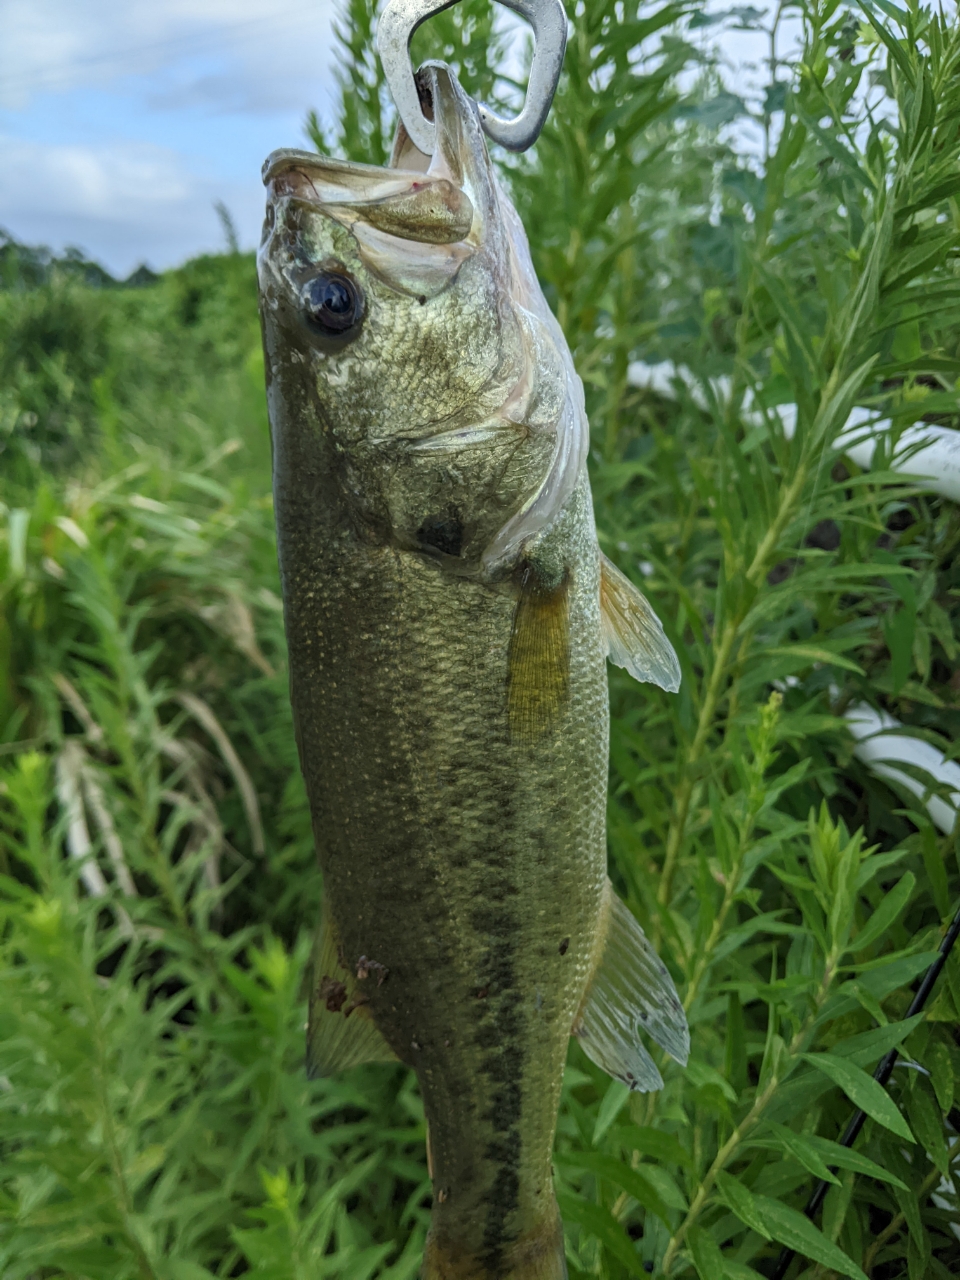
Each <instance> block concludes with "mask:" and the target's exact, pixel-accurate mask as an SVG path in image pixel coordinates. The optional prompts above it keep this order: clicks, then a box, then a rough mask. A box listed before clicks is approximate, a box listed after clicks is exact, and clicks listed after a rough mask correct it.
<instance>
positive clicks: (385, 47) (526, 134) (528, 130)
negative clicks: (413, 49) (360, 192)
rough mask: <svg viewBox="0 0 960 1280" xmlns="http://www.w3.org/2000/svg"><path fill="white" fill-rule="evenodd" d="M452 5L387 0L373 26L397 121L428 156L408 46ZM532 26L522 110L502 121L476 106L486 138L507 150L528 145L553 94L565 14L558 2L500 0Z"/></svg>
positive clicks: (432, 133)
mask: <svg viewBox="0 0 960 1280" xmlns="http://www.w3.org/2000/svg"><path fill="white" fill-rule="evenodd" d="M456 3H457V0H439V3H438V0H389V3H388V4H387V5H386V7H385V8H384V10H383V13H382V14H381V15H380V22H379V23H378V25H377V50H378V52H379V54H380V61H381V63H382V64H383V71H384V74H385V76H386V77H387V84H388V85H389V86H390V92H391V93H392V94H393V100H394V102H395V103H396V104H397V110H398V111H399V112H400V119H401V120H402V121H403V123H404V126H405V127H406V130H407V133H408V134H409V135H410V138H411V140H412V142H413V143H414V145H415V146H417V147H419V149H420V150H421V151H422V152H424V154H425V155H428V156H429V155H433V151H434V148H435V146H436V130H435V129H434V127H433V124H432V123H431V121H429V120H427V119H426V118H425V117H424V114H423V112H422V110H421V109H420V96H419V94H418V93H417V86H416V82H415V81H414V78H413V66H412V64H411V62H410V41H411V39H412V37H413V33H414V32H415V31H416V29H417V27H419V26H420V24H421V23H422V22H425V21H426V20H427V18H430V17H432V16H433V15H434V14H435V13H442V12H443V10H444V9H450V8H452V7H453V5H455V4H456ZM500 3H501V4H503V5H506V7H507V8H508V9H512V10H513V11H514V13H519V14H520V16H521V17H522V18H526V20H527V21H528V22H529V23H530V25H531V26H532V27H533V38H534V44H533V64H532V66H531V67H530V80H529V83H528V84H527V96H526V99H525V100H524V104H523V110H522V111H521V112H520V114H519V115H518V116H516V117H515V118H514V119H513V120H505V119H504V118H503V117H502V116H498V115H497V114H496V112H494V111H491V110H490V108H489V107H485V106H484V105H483V104H482V103H479V104H478V106H479V111H480V122H481V124H482V125H483V130H484V132H485V133H486V135H487V137H488V138H492V139H493V141H494V142H499V143H500V145H501V146H502V147H506V148H507V149H508V150H509V151H526V149H527V148H528V147H531V146H533V144H534V143H535V142H536V140H537V138H538V137H539V135H540V130H541V129H542V128H543V122H544V121H545V120H546V118H547V112H548V111H549V110H550V104H551V103H552V102H553V95H554V94H555V93H556V91H557V82H558V81H559V79H560V68H561V67H562V65H563V52H564V49H565V48H566V44H567V15H566V13H565V12H564V9H563V5H562V3H561V0H500Z"/></svg>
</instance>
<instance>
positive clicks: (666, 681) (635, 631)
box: [600, 552, 680, 693]
mask: <svg viewBox="0 0 960 1280" xmlns="http://www.w3.org/2000/svg"><path fill="white" fill-rule="evenodd" d="M600 616H601V617H602V619H603V634H604V637H605V638H606V641H607V656H608V657H609V659H610V661H611V662H612V663H613V664H614V666H616V667H623V668H624V670H625V671H629V672H630V674H631V675H632V676H633V677H634V679H635V680H640V681H643V682H644V683H648V684H657V685H659V686H660V688H661V689H666V691H667V692H668V693H676V692H677V690H678V689H679V688H680V663H679V661H678V660H677V655H676V653H675V652H674V648H673V645H672V644H671V643H670V641H669V640H668V639H667V636H666V633H665V632H664V630H663V624H662V623H661V621H660V619H659V618H658V617H657V615H656V614H655V613H654V611H653V609H652V608H651V607H650V604H649V602H648V601H647V600H646V598H645V597H644V596H643V595H642V594H641V593H640V592H639V591H638V590H637V588H636V587H635V586H634V585H633V583H632V582H631V581H630V579H629V578H627V577H625V575H624V574H622V573H621V572H620V570H619V569H618V568H617V566H616V565H615V564H613V563H612V562H611V561H610V560H608V559H607V557H606V556H605V555H604V554H603V552H601V553H600Z"/></svg>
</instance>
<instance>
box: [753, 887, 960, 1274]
mask: <svg viewBox="0 0 960 1280" xmlns="http://www.w3.org/2000/svg"><path fill="white" fill-rule="evenodd" d="M958 937H960V907H958V908H957V912H956V915H955V916H954V917H953V920H952V921H951V922H950V928H949V929H948V930H947V932H946V933H945V934H944V935H943V940H942V941H941V943H940V947H939V949H938V951H937V958H936V960H934V962H933V964H931V966H930V968H929V969H928V970H927V972H926V973H925V974H924V975H923V981H922V982H921V983H920V986H919V987H918V988H917V993H916V995H915V996H914V997H913V999H912V1000H911V1001H910V1008H909V1009H908V1010H907V1012H906V1013H905V1014H904V1015H903V1019H902V1021H904V1022H905V1021H906V1020H907V1019H908V1018H912V1017H914V1016H915V1015H916V1014H918V1013H920V1012H921V1011H922V1009H923V1006H924V1005H925V1004H926V1003H927V999H928V998H929V996H930V992H931V991H932V990H933V988H934V985H935V984H936V981H937V979H938V978H939V977H940V973H941V971H942V969H943V966H944V965H945V964H946V963H947V956H949V954H950V951H951V949H952V948H953V944H954V943H955V942H956V940H957V938H958ZM899 1054H900V1051H899V1049H891V1050H890V1052H889V1053H888V1054H887V1055H886V1056H885V1057H883V1058H881V1059H880V1063H879V1065H878V1067H877V1069H876V1071H874V1073H873V1078H874V1080H876V1082H877V1084H879V1085H883V1086H884V1088H885V1087H886V1085H887V1081H888V1080H889V1079H890V1076H891V1075H892V1074H893V1068H894V1066H895V1064H896V1061H897V1058H898V1057H899ZM866 1120H867V1113H866V1112H865V1111H857V1112H856V1113H855V1114H854V1115H853V1116H852V1117H851V1119H850V1122H849V1124H848V1125H847V1127H846V1129H845V1130H844V1133H843V1137H842V1138H841V1139H840V1146H841V1147H852V1146H853V1144H854V1143H855V1142H856V1140H857V1135H858V1134H859V1133H860V1130H861V1129H862V1128H863V1126H864V1124H865V1123H866ZM830 1172H831V1173H836V1172H837V1169H836V1168H832V1169H831V1170H830ZM854 1176H856V1175H854ZM829 1189H830V1183H829V1182H827V1181H826V1179H825V1178H821V1180H820V1181H819V1182H818V1183H817V1185H816V1187H814V1189H813V1193H812V1195H811V1196H810V1199H809V1200H808V1201H807V1207H806V1208H805V1209H804V1213H805V1214H806V1215H807V1217H808V1218H813V1217H814V1215H815V1214H816V1213H817V1212H818V1210H819V1209H820V1206H821V1205H822V1204H823V1200H824V1197H825V1196H826V1194H827V1191H828V1190H829ZM795 1255H796V1250H795V1249H790V1248H784V1249H783V1250H782V1251H781V1253H780V1257H779V1258H778V1259H777V1265H776V1268H775V1269H774V1272H773V1276H772V1277H771V1280H783V1278H784V1276H785V1275H786V1274H787V1268H788V1267H789V1266H790V1263H791V1262H792V1261H793V1259H794V1257H795Z"/></svg>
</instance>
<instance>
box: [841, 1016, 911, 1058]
mask: <svg viewBox="0 0 960 1280" xmlns="http://www.w3.org/2000/svg"><path fill="white" fill-rule="evenodd" d="M922 1021H923V1014H922V1013H915V1014H914V1015H913V1017H912V1018H903V1019H902V1020H901V1021H900V1022H889V1023H887V1024H886V1025H884V1026H882V1027H874V1028H873V1030H871V1031H861V1032H860V1034H859V1035H856V1036H851V1037H850V1039H849V1040H841V1041H840V1043H839V1044H835V1045H832V1046H831V1048H830V1052H831V1053H832V1054H834V1056H835V1057H837V1058H849V1059H850V1061H851V1062H853V1063H854V1064H855V1065H856V1066H858V1067H869V1066H871V1065H872V1064H873V1063H875V1062H876V1061H877V1060H878V1058H882V1057H883V1056H884V1054H886V1053H889V1052H890V1050H891V1049H895V1048H896V1047H897V1045H898V1044H902V1043H903V1041H904V1040H906V1038H907V1036H908V1035H909V1034H910V1032H911V1031H913V1030H915V1029H916V1028H917V1027H918V1026H919V1025H920V1023H921V1022H922Z"/></svg>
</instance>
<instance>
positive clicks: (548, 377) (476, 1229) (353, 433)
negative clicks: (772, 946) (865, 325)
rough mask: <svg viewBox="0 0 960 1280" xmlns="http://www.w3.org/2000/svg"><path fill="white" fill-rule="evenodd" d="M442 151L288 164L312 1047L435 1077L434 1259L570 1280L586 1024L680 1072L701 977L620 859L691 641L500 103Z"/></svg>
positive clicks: (330, 1065) (625, 1051)
mask: <svg viewBox="0 0 960 1280" xmlns="http://www.w3.org/2000/svg"><path fill="white" fill-rule="evenodd" d="M420 88H421V93H422V96H423V100H424V103H425V109H427V110H429V111H430V112H431V113H432V117H433V119H434V121H435V125H436V133H437V149H436V152H435V154H434V155H433V157H428V156H425V155H423V154H422V153H421V152H419V151H418V150H417V149H416V148H415V147H414V146H413V144H412V143H411V141H410V139H409V137H408V136H407V135H406V133H405V131H404V129H403V126H402V125H401V126H400V129H399V132H398V136H397V142H396V144H395V147H394V153H393V157H392V160H391V163H390V165H389V166H388V167H385V168H378V167H372V166H366V165H361V164H352V163H347V162H345V161H339V160H331V159H326V158H324V157H322V156H319V155H316V154H313V153H306V152H299V151H279V152H275V153H274V154H273V155H272V156H271V157H270V158H269V159H268V161H267V163H266V165H265V168H264V180H265V182H266V184H267V187H268V191H269V196H268V207H267V219H266V225H265V229H264V238H263V242H262V245H261V248H260V253H259V274H260V288H261V311H262V319H263V333H264V346H265V352H266V369H267V392H268V401H269V411H270V421H271V426H272V433H273V450H274V494H275V510H276V521H277V535H278V544H279V558H280V567H281V574H282V581H283V597H284V609H285V623H286V630H287V637H288V641H289V651H290V684H291V698H292V702H293V708H294V717H295V724H296V732H297V741H298V746H299V751H300V760H301V764H302V768H303V774H304V777H305V779H306V784H307V791H308V794H309V799H310V806H311V811H312V816H313V825H314V831H315V835H316V842H317V849H318V852H319V857H320V863H321V867H322V870H323V880H324V896H325V905H324V920H323V923H322V932H321V938H320V942H319V945H318V948H317V959H316V965H315V972H314V981H313V989H312V994H311V1001H310V1022H309V1027H308V1065H309V1068H310V1070H311V1071H312V1072H314V1073H329V1072H333V1071H336V1070H339V1069H341V1068H343V1067H345V1066H349V1065H351V1064H354V1063H358V1062H362V1061H370V1060H388V1059H399V1060H400V1061H401V1062H404V1063H406V1064H407V1065H408V1066H410V1067H412V1068H413V1070H414V1071H415V1072H416V1074H417V1077H418V1080H419V1082H420V1088H421V1091H422V1095H423V1103H424V1109H425V1113H426V1117H427V1123H428V1159H429V1163H430V1170H431V1175H432V1178H433V1187H434V1205H433V1211H432V1220H431V1228H430V1233H429V1236H428V1239H427V1245H426V1251H425V1257H424V1268H423V1274H424V1276H425V1277H427V1278H428V1280H440V1278H441V1277H442V1278H443V1280H468V1278H469V1280H474V1278H476V1280H493V1278H494V1277H497V1278H503V1277H518V1278H520V1277H523V1278H524V1280H533V1278H534V1277H536V1278H538V1280H539V1278H543V1280H559V1277H561V1276H562V1275H564V1273H565V1264H564V1253H563V1235H562V1228H561V1223H560V1218H559V1214H558V1210H557V1205H556V1200H555V1198H554V1193H553V1187H552V1176H551V1165H550V1157H551V1149H552V1145H553V1136H554V1128H555V1124H556V1118H557V1109H558V1105H559V1098H560V1086H561V1080H562V1076H563V1070H564V1063H565V1059H566V1054H567V1046H568V1040H569V1036H570V1035H571V1033H572V1034H574V1035H576V1036H578V1037H579V1038H580V1041H581V1043H582V1045H583V1047H584V1049H585V1050H586V1052H587V1053H588V1054H589V1055H590V1056H591V1058H592V1059H593V1060H594V1061H595V1062H597V1063H599V1064H600V1065H601V1066H602V1067H604V1068H605V1069H606V1070H607V1071H609V1072H610V1073H611V1074H612V1075H614V1076H617V1077H618V1078H620V1079H622V1080H624V1081H626V1082H627V1083H628V1084H629V1085H630V1086H631V1087H632V1088H635V1089H653V1088H658V1087H660V1085H661V1083H662V1081H661V1079H660V1076H659V1073H658V1071H657V1068H656V1066H655V1064H654V1062H653V1060H652V1059H651V1057H650V1056H649V1054H648V1053H647V1051H646V1050H645V1049H644V1048H643V1046H642V1044H641V1040H640V1034H639V1032H640V1030H641V1029H642V1030H643V1031H645V1032H647V1033H648V1034H649V1035H650V1036H651V1037H652V1038H653V1039H654V1040H655V1041H657V1042H658V1043H659V1044H660V1045H661V1046H663V1048H664V1049H666V1050H667V1052H668V1053H670V1054H672V1055H673V1056H674V1057H675V1058H677V1059H678V1060H680V1061H685V1060H686V1055H687V1050H688V1035H687V1028H686V1021H685V1018H684V1015H683V1011H682V1008H681V1006H680V1003H679V1001H678V999H677V996H676V992H675V990H674V986H673V983H672V981H671V979H670V977H669V974H668V973H667V970H666V969H665V967H664V966H663V965H662V963H661V962H660V961H659V960H658V959H657V957H656V955H655V954H654V953H653V951H652V949H651V948H650V946H649V944H648V943H647V940H646V939H645V937H644V935H643V932H642V930H641V929H640V927H639V926H638V925H637V923H636V921H635V920H634V918H633V916H632V915H631V914H630V912H629V911H628V910H627V908H626V907H625V906H624V904H623V903H622V902H621V901H620V899H619V898H618V897H617V896H616V895H615V894H614V893H613V891H612V889H611V886H610V882H609V880H608V879H607V866H606V864H607V854H606V834H605V808H606V794H607V750H608V747H607V739H608V695H607V677H606V666H605V663H606V658H607V656H608V655H609V656H610V657H611V658H612V659H613V661H615V662H618V663H620V664H621V665H623V666H625V667H626V668H627V669H628V670H630V671H631V672H632V673H633V674H634V675H636V676H637V677H638V678H639V679H641V680H653V681H655V682H657V683H659V684H661V685H662V686H663V687H665V688H668V689H675V688H676V687H677V685H678V683H679V667H678V664H677V660H676V656H675V654H674V652H673V650H672V648H671V647H670V644H669V642H668V641H667V639H666V637H665V635H664V633H663V629H662V627H661V626H660V624H659V622H658V620H657V619H656V617H655V615H654V614H653V612H652V610H651V609H650V607H649V605H648V604H647V603H646V601H645V600H644V598H643V597H642V596H641V595H640V594H639V592H637V591H636V589H635V588H634V587H633V586H632V584H631V583H630V582H629V581H628V580H627V578H625V577H624V576H623V575H622V574H620V573H619V571H618V570H617V569H615V568H614V566H613V565H612V564H611V563H610V562H609V561H607V560H606V559H605V558H604V557H603V556H602V555H601V553H600V550H599V547H598V544H597V536H596V530H595V526H594V519H593V508H592V502H591V496H590V487H589V481H588V478H587V471H586V449H587V438H588V426H587V420H586V414H585V410H584V402H583V391H582V387H581V384H580V380H579V378H578V377H577V375H576V372H575V370H574V367H573V362H572V359H571V356H570V352H569V350H568V348H567V345H566V342H565V341H564V338H563V335H562V333H561V330H560V328H559V326H558V325H557V323H556V321H555V320H554V318H553V316H552V315H551V313H550V311H549V308H548V307H547V305H546V302H545V300H544V298H543V295H542V293H541V291H540V287H539V285H538V283H537V279H536V276H535V274H534V271H533V267H532V264H531V260H530V254H529V249H528V246H527V242H526V238H525V236H524V232H523V229H522V227H521V225H520V221H519V218H518V217H517V214H516V212H515V211H514V209H513V207H512V205H511V203H510V201H509V199H508V198H507V196H506V195H505V194H504V192H503V190H502V189H501V188H500V186H499V184H498V182H497V179H496V177H495V174H494V171H493V168H492V166H491V163H490V160H489V158H488V155H487V150H486V145H485V142H484V139H483V135H482V132H481V129H480V124H479V120H478V116H477V110H476V107H475V105H474V103H473V102H472V101H471V99H470V98H468V97H467V95H466V94H465V93H464V92H463V90H462V89H461V88H460V86H459V84H458V82H457V80H456V78H455V76H454V74H453V73H452V72H451V71H450V70H449V69H448V68H447V67H446V66H444V65H443V64H431V65H429V66H428V67H427V68H425V69H424V70H423V71H422V72H421V74H420Z"/></svg>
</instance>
